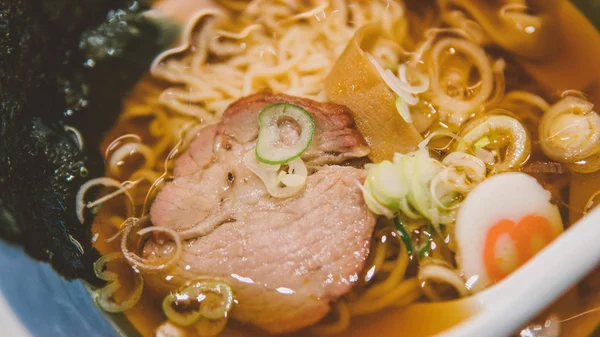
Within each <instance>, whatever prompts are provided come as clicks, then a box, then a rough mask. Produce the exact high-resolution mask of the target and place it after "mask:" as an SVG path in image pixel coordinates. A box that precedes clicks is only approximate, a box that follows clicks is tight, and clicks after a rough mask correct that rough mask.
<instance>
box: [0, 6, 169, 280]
mask: <svg viewBox="0 0 600 337" xmlns="http://www.w3.org/2000/svg"><path fill="white" fill-rule="evenodd" d="M119 8H120V9H119ZM145 8H147V6H146V5H145V4H143V3H140V2H135V1H134V2H125V1H123V0H101V1H99V0H78V1H69V0H44V1H28V0H0V237H3V238H5V239H7V240H10V241H13V242H16V243H19V244H21V245H23V247H24V249H25V251H26V252H27V253H28V254H30V255H31V256H32V257H34V258H36V259H39V260H43V261H47V262H49V263H50V264H51V265H52V266H53V267H54V268H55V270H57V271H58V272H59V273H60V274H62V275H63V276H65V277H66V278H67V279H72V278H83V279H85V280H87V281H89V282H92V283H96V282H97V281H98V280H97V279H96V278H95V275H94V273H93V263H94V261H95V260H96V259H97V258H98V257H99V254H98V252H97V251H96V250H95V249H94V248H93V247H92V245H91V231H90V223H89V222H90V221H89V220H90V219H87V220H88V221H87V223H86V224H84V225H82V224H80V223H79V221H78V220H77V218H76V212H75V194H76V193H77V190H78V189H79V187H80V185H81V184H82V183H83V182H85V181H86V180H87V179H90V178H94V177H99V176H102V175H103V170H104V163H103V158H101V156H100V154H99V153H98V142H99V141H100V139H101V137H102V134H103V133H104V131H106V130H107V129H108V128H109V127H110V125H111V124H112V123H113V122H114V120H115V118H116V117H117V115H118V114H119V112H120V107H121V102H122V98H123V96H124V95H125V94H126V93H127V90H128V89H129V88H130V86H131V85H132V84H133V83H134V82H135V81H136V80H137V79H138V77H139V76H140V75H141V74H142V73H143V72H144V71H145V70H147V67H148V65H149V63H150V61H151V60H152V58H153V56H154V55H156V54H157V53H158V52H159V51H160V50H161V49H162V48H163V47H164V46H165V45H166V44H167V43H168V41H169V38H170V37H172V34H171V35H169V34H168V33H165V31H166V30H165V27H166V26H165V25H164V22H163V23H160V24H159V23H156V22H151V21H149V20H147V19H145V17H143V16H142V15H139V13H141V11H142V10H144V9H145ZM67 125H68V126H72V127H75V128H76V129H78V130H80V131H81V133H82V134H83V135H84V143H85V146H84V148H83V150H80V148H79V146H78V142H77V139H76V137H75V134H74V133H73V132H71V131H69V130H68V129H66V128H65V126H67ZM75 240H76V241H75ZM77 242H78V243H79V244H80V245H81V248H83V253H82V252H81V250H80V248H79V247H78V244H77Z"/></svg>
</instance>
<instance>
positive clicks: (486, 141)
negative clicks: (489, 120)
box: [473, 137, 490, 149]
mask: <svg viewBox="0 0 600 337" xmlns="http://www.w3.org/2000/svg"><path fill="white" fill-rule="evenodd" d="M473 145H475V147H476V148H478V149H482V148H484V147H486V146H488V145H490V139H489V138H488V137H483V138H481V139H480V140H478V141H477V142H475V144H473Z"/></svg>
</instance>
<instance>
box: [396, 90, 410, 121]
mask: <svg viewBox="0 0 600 337" xmlns="http://www.w3.org/2000/svg"><path fill="white" fill-rule="evenodd" d="M396 110H398V113H399V114H400V116H401V117H402V119H404V121H405V122H406V123H412V116H411V115H410V110H408V105H407V104H406V102H404V100H403V99H402V98H401V97H400V96H396Z"/></svg>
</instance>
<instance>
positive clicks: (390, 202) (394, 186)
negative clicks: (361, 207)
mask: <svg viewBox="0 0 600 337" xmlns="http://www.w3.org/2000/svg"><path fill="white" fill-rule="evenodd" d="M365 185H366V187H367V188H368V189H369V190H370V191H371V193H372V195H373V197H374V198H375V200H377V201H378V202H379V203H380V204H381V205H383V206H385V207H387V208H389V209H391V210H398V209H399V207H400V206H399V205H398V200H400V199H401V198H404V197H405V195H406V193H407V192H408V191H407V189H406V186H405V183H404V178H403V175H402V171H401V170H400V168H399V167H398V166H397V165H394V164H393V163H392V162H390V161H388V160H384V161H382V162H381V163H378V164H377V165H374V166H373V167H372V168H371V169H369V172H368V174H367V183H366V184H365Z"/></svg>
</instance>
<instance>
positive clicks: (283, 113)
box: [256, 103, 315, 165]
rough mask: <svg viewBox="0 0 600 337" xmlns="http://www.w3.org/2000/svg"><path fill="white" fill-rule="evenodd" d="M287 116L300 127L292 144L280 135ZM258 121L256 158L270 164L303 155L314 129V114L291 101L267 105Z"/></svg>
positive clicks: (284, 161)
mask: <svg viewBox="0 0 600 337" xmlns="http://www.w3.org/2000/svg"><path fill="white" fill-rule="evenodd" d="M285 120H291V121H292V122H295V123H297V126H298V127H299V134H298V139H297V140H296V141H294V142H293V143H291V144H286V143H285V142H283V141H282V140H281V137H280V124H281V122H282V121H285ZM258 125H259V128H260V129H259V131H258V140H257V142H256V158H257V159H258V161H260V162H261V163H265V164H270V165H277V164H285V163H288V162H290V161H292V160H294V159H296V158H298V157H300V156H301V155H302V154H303V153H304V151H306V149H308V146H309V145H310V143H311V141H312V139H313V135H314V133H315V122H314V120H313V117H312V116H311V115H310V114H309V113H308V112H307V111H306V110H304V109H303V108H302V107H300V106H297V105H294V104H289V103H277V104H272V105H269V106H268V107H266V108H264V109H263V111H261V112H260V114H259V115H258Z"/></svg>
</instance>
